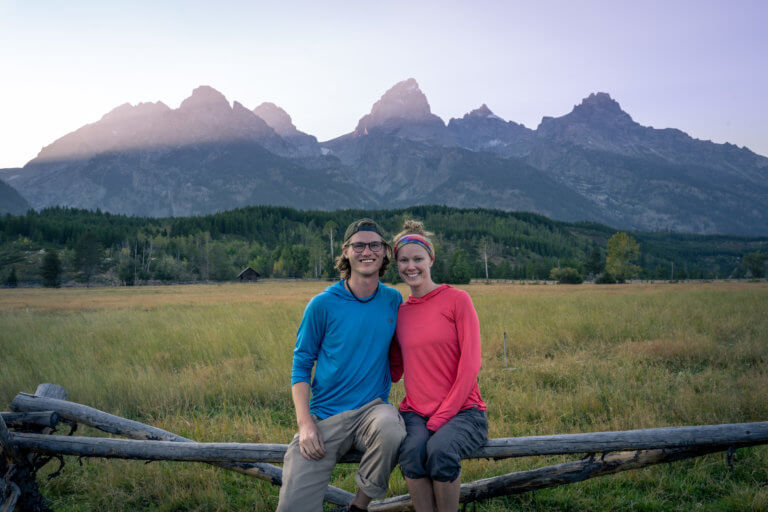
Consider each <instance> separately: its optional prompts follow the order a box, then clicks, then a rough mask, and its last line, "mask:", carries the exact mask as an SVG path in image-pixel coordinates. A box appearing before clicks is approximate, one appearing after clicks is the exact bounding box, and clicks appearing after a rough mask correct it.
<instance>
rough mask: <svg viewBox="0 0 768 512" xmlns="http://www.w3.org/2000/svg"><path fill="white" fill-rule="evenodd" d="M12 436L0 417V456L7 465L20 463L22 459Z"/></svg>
mask: <svg viewBox="0 0 768 512" xmlns="http://www.w3.org/2000/svg"><path fill="white" fill-rule="evenodd" d="M12 435H13V434H11V432H10V431H9V430H8V427H7V426H6V425H5V420H3V418H2V417H0V454H1V455H2V457H3V458H4V459H5V460H6V461H8V463H10V464H15V463H18V462H20V461H21V460H22V458H21V454H20V453H19V450H18V449H17V448H16V445H15V443H14V439H13V437H12Z"/></svg>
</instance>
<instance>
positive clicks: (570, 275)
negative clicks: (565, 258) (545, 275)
mask: <svg viewBox="0 0 768 512" xmlns="http://www.w3.org/2000/svg"><path fill="white" fill-rule="evenodd" d="M549 278H550V279H554V280H555V281H557V282H558V283H560V284H579V283H582V282H583V281H584V278H583V277H581V274H579V271H578V270H576V269H575V268H573V267H554V268H553V269H552V270H550V271H549Z"/></svg>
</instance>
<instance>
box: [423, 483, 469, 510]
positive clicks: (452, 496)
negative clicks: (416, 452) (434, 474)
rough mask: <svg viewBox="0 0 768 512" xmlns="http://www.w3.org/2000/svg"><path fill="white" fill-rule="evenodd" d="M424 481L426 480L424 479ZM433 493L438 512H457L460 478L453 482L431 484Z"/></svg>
mask: <svg viewBox="0 0 768 512" xmlns="http://www.w3.org/2000/svg"><path fill="white" fill-rule="evenodd" d="M425 480H426V479H425ZM432 488H433V490H434V493H435V503H436V504H437V510H438V512H457V511H458V510H459V493H460V492H461V477H458V478H457V479H456V480H454V481H453V482H438V481H437V480H435V481H434V482H432Z"/></svg>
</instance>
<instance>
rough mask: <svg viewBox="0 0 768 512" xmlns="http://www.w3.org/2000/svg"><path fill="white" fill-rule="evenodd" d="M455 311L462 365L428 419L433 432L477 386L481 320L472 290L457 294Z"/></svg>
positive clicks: (462, 403)
mask: <svg viewBox="0 0 768 512" xmlns="http://www.w3.org/2000/svg"><path fill="white" fill-rule="evenodd" d="M454 315H455V316H454V318H455V321H456V331H457V334H458V339H459V351H460V355H459V365H458V369H457V371H456V380H455V381H454V383H453V386H451V389H450V391H449V392H448V395H446V397H445V398H444V399H443V401H442V403H441V404H440V407H438V408H437V410H436V411H435V413H434V414H433V415H432V416H431V417H430V418H429V421H427V428H428V429H429V430H431V431H433V432H434V431H436V430H437V429H439V428H440V427H442V426H443V425H445V424H446V423H447V422H448V420H450V419H451V418H453V417H454V416H456V414H458V412H459V410H460V409H461V407H462V406H463V405H464V403H465V401H466V400H467V397H468V396H469V394H470V393H471V392H472V389H473V388H474V387H475V384H476V382H477V374H478V373H479V372H480V360H481V357H480V322H479V321H478V319H477V312H476V311H475V306H474V305H473V304H472V299H471V298H470V297H469V294H467V293H461V294H460V295H459V296H458V297H457V300H456V305H455V312H454Z"/></svg>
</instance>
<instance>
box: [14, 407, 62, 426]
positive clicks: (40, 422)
mask: <svg viewBox="0 0 768 512" xmlns="http://www.w3.org/2000/svg"><path fill="white" fill-rule="evenodd" d="M0 416H2V418H3V421H5V424H6V426H8V428H17V429H18V428H40V427H49V428H53V427H55V426H56V425H57V424H58V423H59V415H58V414H57V413H55V412H54V411H43V412H0Z"/></svg>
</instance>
